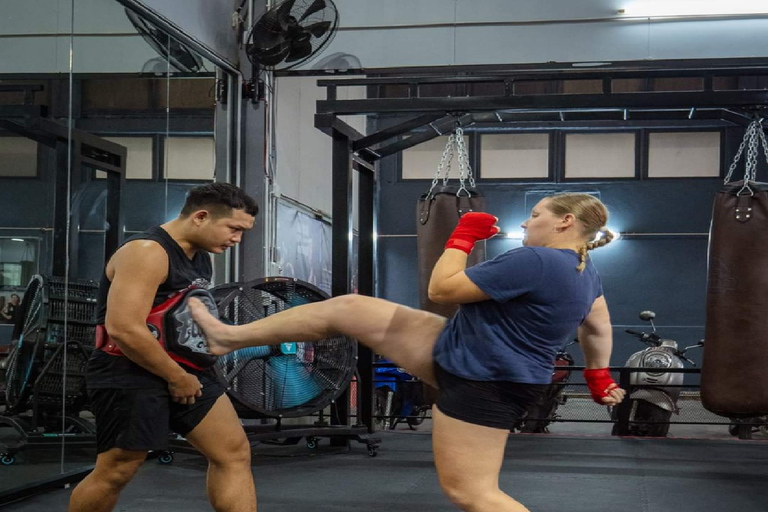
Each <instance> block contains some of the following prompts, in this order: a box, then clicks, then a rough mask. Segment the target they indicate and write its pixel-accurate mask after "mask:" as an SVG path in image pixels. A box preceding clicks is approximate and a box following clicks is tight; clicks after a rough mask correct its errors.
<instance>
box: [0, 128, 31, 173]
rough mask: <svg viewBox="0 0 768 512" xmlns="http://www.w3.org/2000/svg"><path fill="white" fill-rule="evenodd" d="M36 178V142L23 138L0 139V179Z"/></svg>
mask: <svg viewBox="0 0 768 512" xmlns="http://www.w3.org/2000/svg"><path fill="white" fill-rule="evenodd" d="M36 176H37V142H35V141H33V140H31V139H27V138H24V137H0V177H14V178H34V177H36Z"/></svg>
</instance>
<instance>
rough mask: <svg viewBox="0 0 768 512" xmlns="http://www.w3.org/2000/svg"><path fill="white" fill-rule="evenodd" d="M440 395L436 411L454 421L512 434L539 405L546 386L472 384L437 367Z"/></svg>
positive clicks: (480, 382) (474, 381)
mask: <svg viewBox="0 0 768 512" xmlns="http://www.w3.org/2000/svg"><path fill="white" fill-rule="evenodd" d="M435 378H436V379H437V385H438V387H439V389H440V393H439V395H438V398H437V408H438V409H440V412H442V413H443V414H445V415H446V416H450V417H451V418H454V419H457V420H461V421H465V422H467V423H472V424H474V425H482V426H484V427H491V428H499V429H505V430H509V429H511V428H512V426H513V425H514V424H515V423H516V422H517V421H518V420H520V419H521V418H523V417H524V416H525V413H526V411H527V409H528V406H529V405H531V404H534V403H536V402H537V401H538V400H539V398H540V397H541V396H542V395H543V394H544V391H546V389H547V386H548V385H547V384H522V383H518V382H508V381H477V380H469V379H465V378H463V377H459V376H458V375H454V374H452V373H448V372H447V371H445V370H444V369H443V368H441V367H440V365H438V364H437V363H435Z"/></svg>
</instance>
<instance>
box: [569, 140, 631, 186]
mask: <svg viewBox="0 0 768 512" xmlns="http://www.w3.org/2000/svg"><path fill="white" fill-rule="evenodd" d="M634 177H635V133H626V132H625V133H569V134H567V135H566V137H565V178H566V179H588V178H592V179H607V178H634Z"/></svg>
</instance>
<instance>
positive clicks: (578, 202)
mask: <svg viewBox="0 0 768 512" xmlns="http://www.w3.org/2000/svg"><path fill="white" fill-rule="evenodd" d="M547 199H548V201H547V204H546V207H547V209H549V211H551V212H552V213H554V214H555V215H566V214H568V213H570V214H573V216H574V217H576V219H577V220H578V221H579V222H580V223H581V226H582V228H583V235H584V245H582V246H581V248H579V259H580V260H581V262H580V263H579V266H578V267H576V268H577V269H578V270H579V272H581V271H582V270H584V267H585V266H586V264H587V251H591V250H592V249H597V248H598V247H602V246H604V245H606V244H608V243H610V242H611V240H613V233H611V232H610V231H608V229H606V227H605V226H606V224H608V209H607V208H606V207H605V205H604V204H603V203H602V202H601V201H600V200H599V199H598V198H596V197H595V196H593V195H590V194H573V193H567V194H555V195H553V196H549V197H548V198H547ZM598 235H600V237H598Z"/></svg>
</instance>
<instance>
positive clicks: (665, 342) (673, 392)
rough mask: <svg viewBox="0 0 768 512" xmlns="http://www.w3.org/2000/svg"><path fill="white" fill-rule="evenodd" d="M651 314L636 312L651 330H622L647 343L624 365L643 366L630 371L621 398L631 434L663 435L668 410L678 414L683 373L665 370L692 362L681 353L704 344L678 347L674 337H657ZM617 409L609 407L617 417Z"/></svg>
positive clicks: (651, 312)
mask: <svg viewBox="0 0 768 512" xmlns="http://www.w3.org/2000/svg"><path fill="white" fill-rule="evenodd" d="M654 318H656V313H654V312H653V311H643V312H641V313H640V319H641V320H643V321H645V322H650V323H651V328H652V329H653V332H651V333H645V332H638V331H633V330H631V329H627V330H626V331H625V332H627V333H628V334H631V335H632V336H634V337H636V338H638V339H639V340H640V341H641V342H643V343H645V344H646V345H648V348H646V349H643V350H641V351H639V352H636V353H634V354H632V355H631V356H630V358H629V359H628V360H627V363H626V365H625V366H626V367H628V368H646V370H644V371H636V372H632V373H631V375H630V381H629V382H630V386H629V389H628V390H627V399H626V400H625V402H627V403H626V404H622V406H621V407H629V408H630V414H629V435H632V436H651V437H666V436H667V434H668V433H669V421H670V419H671V417H672V414H673V413H674V414H680V408H679V407H678V405H677V403H678V400H679V398H680V390H681V386H682V384H683V378H684V374H683V373H680V372H666V371H665V370H667V369H679V368H684V367H685V365H684V364H683V363H684V362H686V363H688V364H690V365H691V366H696V363H694V362H693V361H691V360H690V359H688V358H687V357H685V353H686V352H687V351H688V350H689V349H692V348H698V347H703V346H704V341H700V342H699V343H697V344H695V345H691V346H689V347H685V348H684V349H682V350H680V349H679V348H678V345H677V342H676V341H675V340H670V339H664V338H661V337H660V336H659V335H658V334H657V333H656V326H655V325H654V324H653V319H654ZM618 410H619V408H618V407H613V408H612V410H611V417H612V418H613V419H614V420H617V419H618ZM618 430H619V426H618V424H614V426H613V432H612V433H613V435H617V434H618Z"/></svg>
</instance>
